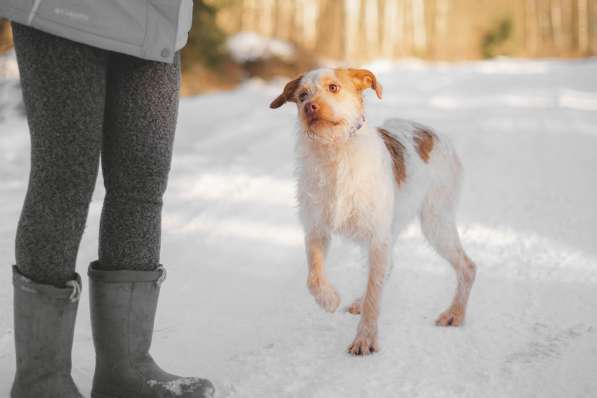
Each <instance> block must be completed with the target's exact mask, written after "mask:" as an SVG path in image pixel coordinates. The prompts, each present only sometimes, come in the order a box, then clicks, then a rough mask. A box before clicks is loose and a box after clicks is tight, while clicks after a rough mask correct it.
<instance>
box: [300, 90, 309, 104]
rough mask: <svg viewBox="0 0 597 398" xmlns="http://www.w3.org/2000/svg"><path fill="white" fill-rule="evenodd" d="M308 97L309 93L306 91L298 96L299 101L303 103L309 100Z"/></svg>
mask: <svg viewBox="0 0 597 398" xmlns="http://www.w3.org/2000/svg"><path fill="white" fill-rule="evenodd" d="M308 96H309V93H307V92H306V91H303V92H302V93H300V94H299V95H298V99H299V101H301V102H303V101H304V100H306V99H307V97H308Z"/></svg>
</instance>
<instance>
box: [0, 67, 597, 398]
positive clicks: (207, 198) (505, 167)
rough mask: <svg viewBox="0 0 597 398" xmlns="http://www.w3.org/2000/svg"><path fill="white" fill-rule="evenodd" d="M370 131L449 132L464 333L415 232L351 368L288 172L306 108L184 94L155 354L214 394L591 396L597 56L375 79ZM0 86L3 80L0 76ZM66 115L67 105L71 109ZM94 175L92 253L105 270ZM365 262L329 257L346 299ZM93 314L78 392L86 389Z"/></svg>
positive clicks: (449, 286) (11, 112) (6, 128)
mask: <svg viewBox="0 0 597 398" xmlns="http://www.w3.org/2000/svg"><path fill="white" fill-rule="evenodd" d="M371 67H372V68H373V69H374V70H376V71H377V72H378V73H379V75H378V77H379V79H380V81H381V82H382V83H383V84H384V88H385V92H384V99H383V101H378V100H377V99H375V98H374V97H373V96H371V95H369V96H368V99H367V102H368V114H369V120H370V121H371V122H372V123H379V122H381V121H382V120H383V119H384V118H386V117H391V116H401V117H407V118H413V119H416V120H419V121H421V122H424V123H426V124H429V125H432V126H434V127H435V128H436V129H438V130H439V131H442V132H443V133H444V134H447V135H449V136H450V137H451V138H452V140H453V142H454V144H455V146H456V148H457V149H458V151H459V152H460V154H461V157H462V159H463V163H464V165H465V169H466V178H465V184H464V192H463V195H462V201H461V207H460V213H459V228H460V231H461V233H462V236H463V241H464V245H465V247H466V248H467V250H468V252H469V254H470V255H471V257H472V258H473V259H475V260H476V262H477V263H478V264H479V268H480V269H479V273H478V278H477V283H476V285H475V287H474V289H473V293H472V297H471V302H470V307H469V314H468V319H467V322H466V324H465V325H464V326H463V327H462V328H459V329H453V328H447V329H446V328H437V327H435V326H434V324H433V321H434V320H435V317H436V316H437V315H438V314H439V313H440V311H442V310H443V309H444V308H445V307H446V305H447V304H448V302H449V300H450V298H451V294H452V291H453V287H454V284H455V280H454V276H453V272H452V270H451V269H450V268H449V266H448V265H447V264H446V263H445V262H444V261H443V260H441V259H440V258H439V257H438V256H437V255H435V254H434V253H433V252H432V250H431V249H430V248H428V246H427V245H426V244H425V243H424V241H423V239H422V237H421V234H420V231H419V228H418V226H417V225H413V226H412V227H410V228H408V229H407V230H406V232H405V233H404V234H403V236H402V239H401V240H400V241H399V243H398V246H397V247H396V250H395V254H394V255H395V262H396V268H395V270H394V273H393V275H392V279H391V280H390V282H389V283H388V285H387V288H386V290H385V297H384V303H383V311H382V315H381V326H380V328H381V332H380V338H381V345H382V351H381V352H380V353H377V354H375V355H372V356H369V357H366V358H353V357H350V356H349V355H347V354H346V353H345V349H346V347H347V345H348V344H349V343H350V342H351V340H352V337H353V334H354V332H355V327H356V324H357V318H355V317H353V316H351V315H349V314H347V313H345V312H338V313H336V314H333V315H329V314H326V313H324V312H322V311H321V310H320V309H319V308H318V307H317V306H316V304H315V303H314V301H313V299H312V298H311V297H310V296H309V295H308V293H307V289H306V287H305V279H306V267H305V259H304V254H303V247H302V236H301V230H300V228H299V224H298V220H297V216H296V209H295V200H294V196H293V195H294V180H293V177H292V174H293V168H294V164H293V135H294V134H295V133H294V131H293V126H294V110H293V108H292V107H291V106H287V107H284V108H282V109H281V110H277V111H273V110H270V109H269V108H268V104H269V102H270V101H271V99H272V98H274V96H275V95H277V94H278V93H279V90H280V89H281V82H280V84H278V85H264V84H261V83H259V82H249V83H247V84H245V85H244V86H243V87H241V88H239V89H238V90H236V91H233V92H228V93H219V94H211V95H205V96H201V97H196V98H188V99H184V100H183V101H182V103H181V109H180V119H179V129H178V133H177V142H176V149H175V157H174V164H173V169H172V174H171V180H170V185H169V190H168V193H167V196H166V201H165V209H164V236H163V256H162V260H163V263H164V264H165V265H166V266H167V267H168V269H169V271H170V272H169V274H168V275H169V279H168V281H167V283H165V284H164V285H163V291H162V300H161V302H160V308H159V314H158V319H157V328H156V334H155V339H154V344H153V353H154V354H155V357H156V358H157V359H158V360H159V362H160V363H161V364H162V365H163V367H164V368H166V369H169V370H171V371H172V372H178V373H180V374H184V375H202V376H204V377H209V378H210V379H212V380H213V381H214V382H215V384H216V386H217V388H218V396H219V397H276V398H291V397H297V398H299V397H301V398H303V397H322V398H330V397H343V398H344V397H375V398H380V397H381V398H383V397H475V398H477V397H496V398H497V397H500V398H501V397H513V398H520V397H554V398H559V397H575V398H576V397H587V398H589V397H595V396H597V377H596V375H597V186H596V182H597V60H595V59H593V60H584V61H566V62H559V61H532V62H525V61H513V60H498V61H492V62H477V63H463V64H455V65H438V64H435V65H431V64H425V63H421V62H418V61H407V62H403V63H397V64H390V63H382V62H380V63H376V64H373V65H372V66H371ZM0 75H1V74H0ZM5 76H8V77H5V78H4V79H2V80H0V87H1V88H0V90H2V92H0V96H1V97H2V99H1V100H2V101H3V102H2V104H1V105H0V181H1V183H0V220H1V222H0V258H2V259H3V260H2V261H3V262H4V264H5V266H4V267H3V268H2V269H1V271H0V287H1V288H0V397H6V396H7V395H8V389H9V386H10V383H11V379H12V374H13V371H14V353H13V347H12V344H13V343H12V340H13V336H12V329H11V315H10V312H11V311H12V310H11V300H12V298H11V295H12V288H11V286H10V268H9V266H10V265H11V264H12V262H13V261H14V249H13V241H14V236H15V235H14V233H15V226H16V223H17V218H18V215H19V210H20V206H21V201H22V199H23V196H24V194H25V189H26V179H27V174H28V137H27V127H26V122H25V120H24V119H23V117H22V113H21V111H20V110H19V108H18V107H16V108H15V106H16V105H15V104H16V101H17V100H18V95H19V92H18V86H17V85H16V84H17V83H16V78H14V77H11V76H13V75H11V74H10V73H6V74H5ZM68 111H69V110H65V112H68ZM102 195H103V188H102V186H101V179H99V180H98V188H97V192H96V195H95V196H94V199H93V204H92V206H91V211H90V215H89V221H88V226H87V232H86V234H85V237H84V239H83V243H82V245H81V251H80V255H79V268H78V270H79V272H80V273H82V274H84V273H85V272H86V264H87V263H88V262H89V261H91V260H93V259H94V258H95V254H96V247H97V237H98V217H99V214H100V206H101V200H102ZM362 263H363V256H362V255H361V253H360V252H359V251H358V250H357V249H356V248H354V247H353V246H352V245H351V244H350V243H349V242H336V243H335V245H334V246H333V249H332V253H331V255H330V259H329V269H330V275H331V279H332V280H333V281H334V282H335V283H336V285H337V287H338V288H339V290H340V292H341V295H342V298H343V303H344V304H345V305H347V304H349V303H350V301H351V300H352V299H353V298H354V297H355V296H356V295H357V294H358V293H359V292H360V289H361V288H362V287H363V284H364V274H363V269H362ZM87 305H88V301H87V299H86V297H85V295H84V298H83V300H82V302H81V306H80V313H79V320H78V323H77V329H76V342H75V347H74V356H73V363H74V370H73V373H74V377H75V379H76V381H77V382H78V383H79V385H80V386H81V388H82V390H83V391H84V393H85V394H88V393H89V389H90V383H91V378H92V374H93V366H94V363H93V349H92V343H91V332H90V325H89V311H88V308H87Z"/></svg>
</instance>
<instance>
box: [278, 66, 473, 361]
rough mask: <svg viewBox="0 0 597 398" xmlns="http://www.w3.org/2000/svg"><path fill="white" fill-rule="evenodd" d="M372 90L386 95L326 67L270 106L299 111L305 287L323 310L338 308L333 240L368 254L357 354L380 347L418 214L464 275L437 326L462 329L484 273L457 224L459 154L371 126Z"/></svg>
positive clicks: (423, 133)
mask: <svg viewBox="0 0 597 398" xmlns="http://www.w3.org/2000/svg"><path fill="white" fill-rule="evenodd" d="M367 88H371V89H373V90H375V92H376V94H377V96H378V97H379V98H381V95H382V87H381V85H380V84H379V82H378V81H377V79H376V77H375V76H374V75H373V73H371V72H370V71H367V70H363V69H319V70H315V71H311V72H309V73H307V74H305V75H304V76H300V77H299V78H297V79H295V80H293V81H291V82H289V83H288V84H287V85H286V87H285V89H284V92H283V93H282V94H281V95H280V96H279V97H278V98H276V99H275V100H274V101H273V102H272V104H271V107H272V108H277V107H280V106H282V105H283V104H284V103H285V102H295V103H296V105H297V108H298V114H299V134H298V140H297V146H296V153H297V159H298V201H299V209H300V218H301V221H302V224H303V226H304V230H305V244H306V251H307V261H308V265H309V275H308V278H307V285H308V288H309V291H310V292H311V294H312V295H313V297H314V298H315V301H316V302H317V303H318V304H319V305H320V306H321V307H322V308H323V309H325V310H327V311H330V312H334V311H335V310H336V309H337V308H338V306H339V305H340V296H339V294H338V293H337V291H336V289H335V288H334V287H333V286H332V284H331V282H330V281H329V280H328V278H327V277H326V274H325V257H326V252H327V248H328V246H329V242H330V239H331V236H332V235H333V234H338V235H343V236H346V237H349V238H352V239H354V240H355V241H356V242H358V243H360V244H363V245H365V246H366V247H367V248H368V262H369V276H368V281H367V288H366V291H365V293H364V295H363V297H362V298H358V299H357V300H356V301H355V302H354V303H353V304H352V305H351V306H350V307H349V309H348V310H349V312H351V313H353V314H360V316H361V319H360V322H359V325H358V328H357V333H356V337H355V339H354V341H353V343H352V344H351V345H350V346H349V348H348V351H349V352H350V353H352V354H354V355H367V354H369V353H372V352H374V351H377V350H379V344H378V317H379V311H380V299H381V294H382V288H383V284H384V280H385V277H386V275H387V274H389V270H390V269H391V266H392V255H391V254H392V248H393V246H394V242H395V241H396V237H397V236H398V234H399V232H400V231H401V229H402V228H403V227H405V226H406V225H407V224H408V223H409V222H410V221H411V220H412V219H413V218H414V217H416V216H418V217H419V219H420V221H421V228H422V230H423V234H424V235H425V237H426V238H427V240H428V241H429V243H430V244H431V245H432V247H433V248H434V249H435V250H436V251H437V253H438V254H439V255H440V256H442V257H443V258H445V259H446V260H447V261H448V262H450V264H451V265H452V266H453V267H454V270H455V271H456V277H457V281H458V284H457V288H456V293H455V295H454V299H453V301H452V303H451V305H450V306H449V307H448V309H447V310H446V311H445V312H443V313H442V314H440V316H439V318H438V319H437V321H436V324H437V325H439V326H459V325H461V324H462V322H463V321H464V316H465V312H466V305H467V302H468V297H469V292H470V290H471V287H472V284H473V281H474V278H475V268H476V267H475V264H474V263H473V262H472V261H471V260H470V259H469V258H468V256H467V255H466V254H465V252H464V250H463V249H462V246H461V244H460V238H459V236H458V230H457V228H456V223H455V221H454V210H455V205H456V201H457V198H458V193H459V190H460V180H461V173H462V166H461V164H460V161H459V160H458V157H457V156H456V154H455V153H454V151H453V150H452V147H451V146H450V145H449V143H448V141H447V139H446V138H445V137H440V136H439V135H437V134H436V133H435V132H433V131H432V130H431V129H430V128H428V127H425V126H422V125H420V124H418V123H414V122H411V121H407V120H402V119H390V120H387V121H386V122H385V123H384V124H383V126H382V127H381V128H379V129H376V128H373V127H370V126H368V125H367V123H366V122H365V121H364V120H365V119H364V105H363V98H362V92H363V90H365V89H367Z"/></svg>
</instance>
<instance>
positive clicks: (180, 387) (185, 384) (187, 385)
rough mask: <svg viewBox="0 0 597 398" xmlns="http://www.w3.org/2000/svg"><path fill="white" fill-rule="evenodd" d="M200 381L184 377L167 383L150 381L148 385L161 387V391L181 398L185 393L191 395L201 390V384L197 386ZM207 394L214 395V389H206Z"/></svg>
mask: <svg viewBox="0 0 597 398" xmlns="http://www.w3.org/2000/svg"><path fill="white" fill-rule="evenodd" d="M198 382H199V380H197V379H196V378H193V377H183V378H181V379H177V380H172V381H167V382H160V381H157V380H149V381H148V382H147V385H149V386H150V387H155V386H159V387H160V388H161V389H163V390H165V391H167V392H168V393H170V394H171V395H173V396H175V397H180V396H182V395H183V394H185V393H190V392H193V391H196V390H197V389H198V388H200V386H201V384H197V383H198ZM205 393H206V394H210V393H211V394H213V393H214V391H213V388H211V387H210V388H206V390H205Z"/></svg>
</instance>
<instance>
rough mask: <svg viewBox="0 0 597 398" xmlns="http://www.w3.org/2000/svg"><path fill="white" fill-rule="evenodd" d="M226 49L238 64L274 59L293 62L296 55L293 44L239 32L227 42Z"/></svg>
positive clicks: (251, 33) (252, 33) (253, 33)
mask: <svg viewBox="0 0 597 398" xmlns="http://www.w3.org/2000/svg"><path fill="white" fill-rule="evenodd" d="M226 48H227V49H228V51H229V52H230V55H231V56H232V59H234V60H235V61H236V62H240V63H244V62H254V61H259V60H267V59H270V58H273V57H277V58H280V59H282V60H284V61H291V60H292V59H293V58H294V55H295V49H294V46H292V44H290V43H288V42H286V41H284V40H279V39H272V38H268V37H265V36H261V35H259V34H257V33H255V32H239V33H236V34H234V35H232V36H231V37H230V38H228V40H227V41H226Z"/></svg>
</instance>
